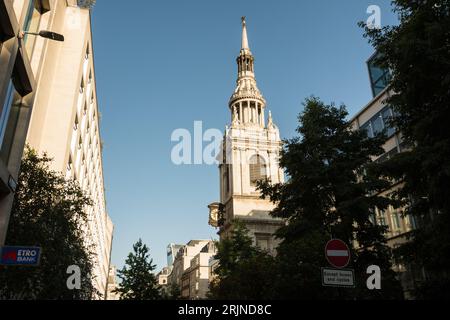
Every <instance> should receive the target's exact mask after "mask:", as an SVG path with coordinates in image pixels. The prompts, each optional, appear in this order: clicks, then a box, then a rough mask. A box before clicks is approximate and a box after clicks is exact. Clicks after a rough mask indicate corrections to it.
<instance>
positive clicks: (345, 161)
mask: <svg viewBox="0 0 450 320" xmlns="http://www.w3.org/2000/svg"><path fill="white" fill-rule="evenodd" d="M304 105H305V109H304V112H303V113H302V114H300V116H299V121H300V126H299V127H298V129H297V132H298V133H299V135H300V137H296V138H293V139H291V140H288V141H286V142H285V146H284V149H283V150H282V154H281V159H280V165H281V167H283V168H284V169H285V172H286V174H287V175H288V176H289V179H288V180H287V181H286V182H285V183H283V184H275V185H272V184H270V181H266V182H262V183H259V188H260V190H261V191H262V195H263V196H265V197H269V198H270V200H271V201H273V202H274V203H275V204H276V208H275V209H274V210H273V212H272V215H273V216H274V217H278V218H283V219H284V220H285V221H286V225H285V226H283V227H281V228H280V229H279V230H278V232H277V236H278V237H279V238H280V239H281V240H282V242H281V244H280V246H279V248H278V256H277V268H278V269H277V272H276V273H277V275H278V279H277V280H276V282H275V283H276V288H277V291H278V293H279V295H280V296H279V297H280V298H282V299H327V298H328V299H334V298H342V299H344V298H346V299H355V298H358V299H371V298H399V297H401V289H400V286H399V284H398V282H397V280H396V279H395V273H394V272H393V271H392V268H391V261H390V258H391V252H390V249H389V248H388V247H387V245H386V240H385V237H384V232H385V231H386V228H385V227H383V226H379V225H377V224H376V223H375V220H374V219H373V213H374V208H375V207H378V208H379V209H385V208H386V207H387V206H388V205H389V204H391V203H392V200H390V199H388V198H385V197H383V196H381V195H380V192H382V191H384V190H385V189H387V188H388V187H389V186H390V182H389V181H388V180H386V179H383V178H382V176H381V175H380V174H379V172H378V170H376V169H377V164H376V163H374V162H372V161H371V159H372V157H373V156H378V155H381V154H382V153H383V149H382V147H381V146H382V144H383V142H384V141H385V137H384V136H383V135H379V136H377V137H375V138H368V137H367V133H366V132H363V131H354V130H351V129H350V127H349V123H348V121H346V117H347V111H346V109H345V107H344V106H341V107H335V106H333V105H325V104H324V103H323V102H321V101H320V100H319V99H318V98H314V97H313V98H309V99H307V100H306V102H305V104H304ZM331 238H339V239H341V240H343V241H345V242H346V243H347V244H348V245H349V247H350V249H351V253H352V260H351V264H350V267H351V268H353V269H355V274H356V288H355V289H345V290H343V289H339V290H338V289H334V288H323V287H322V282H321V267H326V266H327V265H328V263H327V262H326V259H325V256H324V247H325V245H326V243H327V241H328V240H330V239H331ZM370 265H378V266H379V267H380V269H381V272H382V290H374V291H369V290H368V289H367V287H366V279H367V277H368V275H367V274H366V270H367V267H368V266H370Z"/></svg>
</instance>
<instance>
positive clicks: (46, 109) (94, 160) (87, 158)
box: [2, 0, 113, 296]
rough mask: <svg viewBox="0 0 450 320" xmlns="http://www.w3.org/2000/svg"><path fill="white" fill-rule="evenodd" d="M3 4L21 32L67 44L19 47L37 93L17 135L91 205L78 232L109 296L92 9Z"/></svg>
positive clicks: (45, 1)
mask: <svg viewBox="0 0 450 320" xmlns="http://www.w3.org/2000/svg"><path fill="white" fill-rule="evenodd" d="M2 2H4V3H5V5H7V6H8V7H7V8H8V12H9V13H11V10H13V12H15V15H16V19H17V21H18V22H17V23H18V27H17V29H18V30H19V29H21V30H25V31H30V32H39V31H41V30H51V31H53V32H56V33H59V34H62V35H63V36H64V38H65V41H64V42H55V41H50V40H48V39H45V38H42V37H37V36H31V35H26V36H25V38H24V39H23V41H24V45H25V46H24V48H23V51H25V52H26V53H27V58H28V59H27V63H26V66H27V68H29V70H27V71H28V72H29V73H30V74H31V75H32V77H33V80H34V82H35V85H34V87H33V88H32V89H33V93H32V96H33V99H32V101H31V99H30V103H28V104H27V105H28V106H29V107H30V108H29V109H30V110H31V107H32V111H31V118H30V119H29V126H28V122H27V121H23V123H21V126H20V127H21V128H25V129H23V130H22V133H21V134H22V135H26V143H27V144H29V145H30V146H31V147H32V148H34V149H36V150H37V151H38V152H39V153H42V152H46V153H47V154H48V155H49V156H50V157H51V158H53V162H52V165H51V169H53V170H55V171H59V172H62V173H63V174H65V175H66V177H67V178H71V179H75V180H76V181H78V182H79V184H80V186H81V187H82V189H83V190H84V191H85V192H86V194H87V195H88V196H89V197H90V198H91V199H92V201H93V206H91V207H88V208H86V210H87V214H88V217H89V224H88V225H86V226H83V227H84V231H85V234H86V238H85V239H86V245H87V246H91V247H93V248H94V250H95V253H96V260H95V262H94V276H95V280H94V281H95V286H96V288H97V289H98V290H99V292H100V293H101V294H102V295H103V296H106V287H107V279H108V274H109V264H110V255H111V247H112V234H113V224H112V221H111V219H110V217H109V216H108V214H107V211H106V201H105V189H104V181H103V167H102V141H101V137H100V128H99V125H100V122H99V110H98V105H97V93H96V82H95V68H94V55H93V43H92V30H91V10H90V7H91V5H92V4H93V3H94V2H95V1H86V0H84V1H81V0H78V1H77V0H5V1H2ZM20 26H23V27H20ZM3 53H4V51H3V48H2V56H3ZM22 60H23V59H22ZM2 63H3V61H2ZM22 69H23V68H22ZM27 110H28V109H27ZM26 128H28V132H27V130H26ZM22 151H23V144H22ZM18 154H19V152H17V155H18ZM21 154H22V153H20V156H21ZM16 157H17V156H16ZM19 158H20V157H19ZM19 163H20V162H19ZM13 178H14V177H13Z"/></svg>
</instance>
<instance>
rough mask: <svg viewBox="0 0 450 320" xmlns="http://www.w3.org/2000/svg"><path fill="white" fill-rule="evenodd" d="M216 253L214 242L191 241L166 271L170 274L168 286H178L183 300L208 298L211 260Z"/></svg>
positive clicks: (181, 249)
mask: <svg viewBox="0 0 450 320" xmlns="http://www.w3.org/2000/svg"><path fill="white" fill-rule="evenodd" d="M216 253H217V251H216V247H215V245H214V241H212V240H191V241H189V242H188V243H187V244H186V245H184V246H182V247H181V248H180V249H179V250H178V252H177V253H176V256H175V259H174V261H173V264H172V265H171V266H169V267H168V269H167V270H166V272H167V271H168V272H170V273H169V274H168V275H167V285H168V286H171V285H176V286H178V287H179V288H180V291H181V297H182V298H183V299H189V300H195V299H204V298H206V294H207V293H208V292H209V276H210V268H209V260H210V259H211V258H212V257H214V256H215V255H216ZM165 276H166V275H165ZM160 279H163V278H160Z"/></svg>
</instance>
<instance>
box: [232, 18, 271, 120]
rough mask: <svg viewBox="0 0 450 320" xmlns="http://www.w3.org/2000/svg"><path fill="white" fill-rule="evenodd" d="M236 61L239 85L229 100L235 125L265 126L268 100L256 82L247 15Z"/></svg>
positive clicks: (243, 23)
mask: <svg viewBox="0 0 450 320" xmlns="http://www.w3.org/2000/svg"><path fill="white" fill-rule="evenodd" d="M236 62H237V65H238V78H237V86H236V90H235V91H234V93H233V95H232V96H231V98H230V102H229V107H230V111H231V118H232V121H233V125H234V126H236V125H238V124H239V125H244V126H257V127H261V128H264V127H265V119H264V110H265V107H266V100H265V99H264V97H263V95H262V94H261V92H260V91H259V89H258V86H257V84H256V79H255V68H254V65H255V59H254V57H253V54H252V52H251V51H250V46H249V42H248V34H247V22H246V20H245V17H242V44H241V50H240V53H239V56H238V57H237V60H236ZM234 114H236V116H235V115H234ZM236 118H237V120H236Z"/></svg>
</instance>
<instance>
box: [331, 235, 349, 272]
mask: <svg viewBox="0 0 450 320" xmlns="http://www.w3.org/2000/svg"><path fill="white" fill-rule="evenodd" d="M325 257H326V258H327V260H328V262H329V263H330V264H331V265H332V266H333V267H335V268H339V269H341V268H345V267H346V266H347V265H348V263H349V262H350V250H349V248H348V246H347V245H346V244H345V242H344V241H342V240H339V239H333V240H330V241H328V243H327V245H326V246H325Z"/></svg>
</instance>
